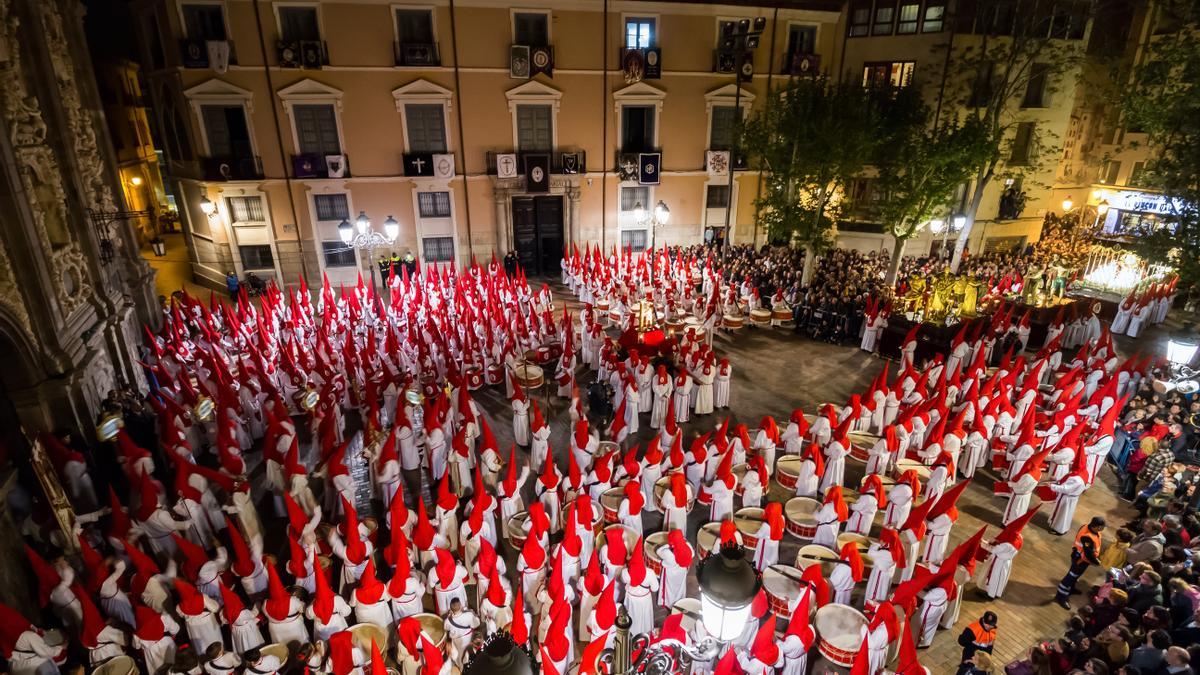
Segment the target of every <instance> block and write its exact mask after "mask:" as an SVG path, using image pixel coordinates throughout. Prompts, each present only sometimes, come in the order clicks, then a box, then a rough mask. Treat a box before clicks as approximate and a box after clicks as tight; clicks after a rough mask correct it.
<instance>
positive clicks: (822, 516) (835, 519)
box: [813, 485, 849, 549]
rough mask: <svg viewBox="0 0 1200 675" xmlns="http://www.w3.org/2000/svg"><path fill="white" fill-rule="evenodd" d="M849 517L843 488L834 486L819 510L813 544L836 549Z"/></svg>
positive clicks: (827, 493) (826, 494)
mask: <svg viewBox="0 0 1200 675" xmlns="http://www.w3.org/2000/svg"><path fill="white" fill-rule="evenodd" d="M847 517H849V509H848V508H847V507H846V502H845V500H844V499H843V498H842V486H841V485H834V486H832V487H830V488H829V490H828V491H827V492H826V493H825V501H824V502H823V503H822V504H821V508H819V509H817V513H816V519H817V531H816V534H815V535H813V543H814V544H816V545H817V546H824V547H826V548H831V549H836V547H837V537H838V534H839V533H840V532H841V528H842V523H844V522H846V518H847Z"/></svg>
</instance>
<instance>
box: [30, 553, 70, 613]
mask: <svg viewBox="0 0 1200 675" xmlns="http://www.w3.org/2000/svg"><path fill="white" fill-rule="evenodd" d="M25 557H26V558H28V559H29V566H30V567H32V568H33V574H34V576H35V577H37V581H38V606H39V607H45V606H46V604H47V603H48V602H50V592H51V591H53V590H54V588H55V587H56V586H58V584H59V583H60V582H61V581H62V577H61V576H59V574H58V570H56V569H54V565H51V564H50V563H48V562H46V560H45V559H44V558H42V556H40V555H38V553H37V551H35V550H33V549H32V548H30V547H29V545H28V544H26V545H25Z"/></svg>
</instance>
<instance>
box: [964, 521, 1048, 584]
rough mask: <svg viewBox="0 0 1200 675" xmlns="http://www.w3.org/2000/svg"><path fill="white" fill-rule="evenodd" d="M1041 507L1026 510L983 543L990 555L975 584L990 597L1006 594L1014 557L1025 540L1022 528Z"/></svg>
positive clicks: (981, 567) (982, 566) (980, 568)
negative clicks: (990, 539)
mask: <svg viewBox="0 0 1200 675" xmlns="http://www.w3.org/2000/svg"><path fill="white" fill-rule="evenodd" d="M1040 508H1041V504H1038V506H1037V508H1034V509H1030V510H1029V511H1027V512H1025V515H1023V516H1021V517H1020V518H1017V519H1016V520H1014V521H1013V522H1011V523H1009V524H1008V525H1006V526H1005V527H1004V529H1003V530H1001V531H1000V534H999V535H997V536H996V538H995V539H993V540H992V541H991V543H985V544H982V548H983V549H984V550H985V551H986V552H987V554H988V556H987V559H986V560H985V561H984V564H983V565H981V566H980V567H979V570H978V573H977V574H976V576H975V585H976V586H977V587H979V589H980V590H982V591H983V592H984V593H985V594H987V596H988V597H989V598H992V599H993V600H994V599H996V598H999V597H1001V596H1002V595H1004V589H1005V588H1006V587H1007V586H1008V577H1009V575H1010V574H1011V573H1012V564H1013V559H1014V558H1016V556H1017V553H1018V552H1019V551H1020V550H1021V545H1022V543H1023V541H1024V540H1023V539H1022V538H1021V530H1023V529H1024V528H1025V525H1026V524H1027V523H1028V522H1029V521H1030V520H1031V519H1032V518H1033V516H1034V515H1035V514H1036V513H1037V512H1038V509H1040Z"/></svg>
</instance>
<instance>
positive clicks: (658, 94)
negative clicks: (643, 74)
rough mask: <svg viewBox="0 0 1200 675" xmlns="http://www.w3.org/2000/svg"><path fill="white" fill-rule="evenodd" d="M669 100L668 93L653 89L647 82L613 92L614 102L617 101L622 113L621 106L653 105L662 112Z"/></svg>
mask: <svg viewBox="0 0 1200 675" xmlns="http://www.w3.org/2000/svg"><path fill="white" fill-rule="evenodd" d="M666 98H667V92H665V91H663V90H662V89H659V88H657V87H652V86H650V85H648V84H646V83H645V82H635V83H634V84H631V85H629V86H628V87H625V88H623V89H618V90H617V91H615V92H613V100H614V101H616V106H615V107H616V110H617V112H620V111H621V106H624V105H652V106H654V107H655V109H657V110H658V112H660V113H661V112H662V106H663V101H664V100H665V99H666Z"/></svg>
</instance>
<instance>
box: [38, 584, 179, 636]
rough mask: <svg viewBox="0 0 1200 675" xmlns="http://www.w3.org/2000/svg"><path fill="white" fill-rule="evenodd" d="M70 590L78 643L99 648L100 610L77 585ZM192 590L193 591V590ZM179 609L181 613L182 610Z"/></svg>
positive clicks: (102, 625)
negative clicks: (77, 613) (78, 621)
mask: <svg viewBox="0 0 1200 675" xmlns="http://www.w3.org/2000/svg"><path fill="white" fill-rule="evenodd" d="M71 590H73V591H75V597H77V598H79V607H80V610H81V611H82V612H83V626H82V627H81V628H80V630H79V641H80V642H82V643H83V646H84V647H87V648H88V649H95V648H96V647H98V646H100V639H99V637H100V631H102V630H104V628H105V626H107V625H108V624H107V623H106V622H105V621H104V617H102V616H100V610H99V609H97V608H96V603H95V602H93V601H92V596H90V595H88V594H87V593H86V592H85V591H84V590H83V588H82V587H80V586H79V584H72V586H71ZM192 590H193V591H195V589H192ZM180 609H181V611H182V608H180ZM19 636H20V634H19V633H18V637H19Z"/></svg>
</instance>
